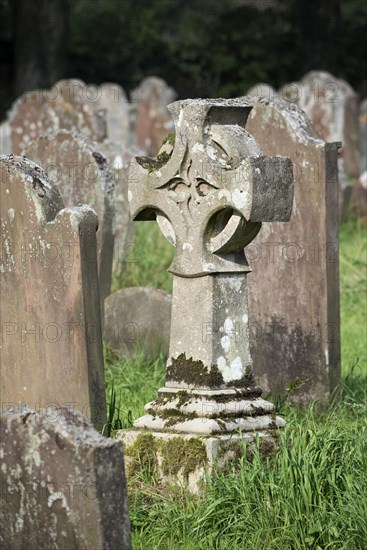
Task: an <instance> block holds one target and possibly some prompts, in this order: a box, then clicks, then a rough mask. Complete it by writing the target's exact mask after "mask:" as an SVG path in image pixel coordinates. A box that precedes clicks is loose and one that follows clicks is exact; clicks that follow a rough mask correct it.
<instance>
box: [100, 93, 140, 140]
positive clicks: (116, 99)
mask: <svg viewBox="0 0 367 550" xmlns="http://www.w3.org/2000/svg"><path fill="white" fill-rule="evenodd" d="M98 98H99V99H98V101H99V105H100V107H101V108H102V109H105V111H106V123H107V138H108V140H109V141H112V142H114V143H118V144H119V145H120V147H127V146H128V145H130V142H131V137H132V136H131V132H130V103H129V101H128V99H127V96H126V94H125V92H124V90H123V89H122V88H121V86H119V85H118V84H113V83H106V84H102V85H101V86H100V88H99V92H98Z"/></svg>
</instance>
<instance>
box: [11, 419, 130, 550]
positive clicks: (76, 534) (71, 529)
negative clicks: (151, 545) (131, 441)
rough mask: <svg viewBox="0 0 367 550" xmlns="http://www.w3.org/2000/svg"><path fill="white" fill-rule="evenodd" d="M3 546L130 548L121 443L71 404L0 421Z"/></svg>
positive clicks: (46, 549) (31, 548)
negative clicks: (104, 434) (98, 430)
mask: <svg viewBox="0 0 367 550" xmlns="http://www.w3.org/2000/svg"><path fill="white" fill-rule="evenodd" d="M0 431H1V438H0V440H1V443H0V452H1V459H2V467H1V474H0V475H1V500H0V507H1V515H0V526H1V532H0V542H1V545H2V547H3V548H9V549H11V548H14V549H21V548H22V549H23V548H27V549H29V550H49V549H50V548H59V549H65V550H66V549H68V550H71V549H73V550H79V549H80V550H87V549H88V550H89V549H90V550H92V549H93V550H118V549H121V550H129V549H130V548H131V540H130V523H129V517H128V513H127V495H126V484H125V474H124V456H123V449H122V445H121V443H119V442H118V441H114V440H113V439H108V438H106V437H102V436H101V435H100V434H99V433H98V432H96V431H95V429H94V428H93V427H92V425H91V423H90V422H89V421H88V420H87V419H86V418H85V417H84V416H83V415H81V414H80V413H78V412H75V411H73V410H72V409H66V408H61V409H45V410H43V411H41V412H38V413H37V412H34V411H32V410H30V409H28V410H24V411H19V412H17V411H12V410H6V411H3V412H2V413H1V419H0Z"/></svg>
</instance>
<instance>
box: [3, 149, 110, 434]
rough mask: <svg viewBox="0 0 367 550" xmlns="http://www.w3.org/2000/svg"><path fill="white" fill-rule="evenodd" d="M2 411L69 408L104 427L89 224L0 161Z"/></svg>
mask: <svg viewBox="0 0 367 550" xmlns="http://www.w3.org/2000/svg"><path fill="white" fill-rule="evenodd" d="M0 188H1V189H0V191H1V206H0V208H1V210H0V217H1V227H0V232H1V239H0V242H1V261H0V290H1V347H0V356H1V373H0V376H1V404H2V407H5V406H21V405H27V406H29V407H32V408H34V409H40V408H43V407H45V406H55V407H57V406H60V405H67V404H70V405H73V406H75V408H77V409H79V410H81V411H83V412H84V413H85V414H87V415H88V416H90V417H91V419H92V421H93V423H94V424H95V425H97V426H100V425H103V424H104V422H105V410H106V409H105V385H104V374H103V352H102V339H101V318H100V309H99V288H98V277H97V258H96V229H97V223H98V220H97V216H96V214H95V212H94V211H93V210H92V209H91V208H89V207H87V206H81V207H73V208H64V204H63V201H62V199H61V196H60V194H59V192H58V191H57V189H56V188H55V187H54V186H53V185H52V184H51V182H50V180H49V178H48V176H47V175H46V173H45V172H44V171H43V170H42V168H40V166H38V165H37V164H35V163H34V162H31V161H28V160H26V159H24V158H23V157H14V156H12V155H10V156H7V157H0Z"/></svg>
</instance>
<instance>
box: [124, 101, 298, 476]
mask: <svg viewBox="0 0 367 550" xmlns="http://www.w3.org/2000/svg"><path fill="white" fill-rule="evenodd" d="M169 109H170V111H171V113H172V116H173V119H174V121H175V128H176V132H175V135H172V136H170V137H169V138H168V140H167V141H166V143H165V144H164V145H163V147H162V149H161V151H160V153H159V155H158V157H157V158H156V159H149V158H145V157H143V158H142V157H140V158H139V157H137V158H136V159H135V161H134V163H133V164H132V166H131V172H130V179H129V202H130V210H131V214H132V218H133V219H135V220H150V219H157V222H158V224H159V226H160V228H161V230H162V232H163V233H164V235H165V237H166V238H167V239H168V240H170V241H171V242H172V243H173V244H174V245H175V247H176V255H175V258H174V260H173V262H172V264H171V266H170V268H169V270H170V271H171V273H173V277H174V281H173V299H172V300H173V301H172V320H171V334H170V350H169V358H168V361H167V371H166V383H165V386H164V388H161V389H160V390H159V396H158V399H157V400H155V401H153V402H152V403H148V404H147V405H146V407H145V408H146V413H147V414H146V415H145V416H143V417H141V418H139V419H138V420H137V421H136V422H135V423H134V428H137V429H138V430H139V429H145V430H149V431H151V432H152V434H153V435H154V436H156V437H158V438H160V439H163V440H164V439H165V438H167V436H168V434H169V433H170V434H172V433H176V434H177V433H180V434H185V436H186V437H189V438H192V437H195V436H196V437H202V436H206V437H205V438H202V443H203V445H204V446H205V448H206V452H207V459H208V460H207V462H208V464H212V463H214V461H215V455H216V453H217V451H214V450H213V449H214V448H216V449H217V450H218V444H217V445H214V446H213V445H212V444H213V442H214V441H216V442H217V443H219V445H220V444H221V442H222V441H224V439H228V434H232V435H236V432H237V433H238V430H241V431H242V432H252V435H253V434H254V433H259V432H263V431H264V430H265V431H266V430H267V429H271V428H276V427H281V426H283V425H284V421H283V420H282V419H281V418H279V417H276V416H275V415H274V410H273V405H272V404H271V403H270V402H268V401H266V400H264V399H262V398H261V389H260V388H258V387H257V386H256V384H255V381H254V379H253V374H252V359H251V356H250V349H249V332H248V324H249V315H248V307H247V274H248V273H249V272H250V271H251V268H250V267H249V265H248V263H247V260H246V256H245V254H244V251H243V249H244V247H246V246H247V245H248V244H249V243H250V242H251V241H252V239H253V238H254V237H255V236H256V235H257V233H258V231H259V230H260V227H261V222H263V221H287V220H288V219H289V217H290V214H291V209H292V200H293V172H292V163H291V161H290V160H289V159H288V158H286V157H281V156H277V157H267V156H264V155H263V153H262V151H261V150H260V148H259V146H258V144H257V143H256V141H255V139H254V138H253V137H252V136H251V135H250V134H249V133H248V132H247V130H246V121H247V118H248V116H249V114H250V111H251V106H249V105H248V104H247V103H246V101H245V100H243V99H239V100H212V99H210V100H202V99H199V100H185V101H179V102H175V103H173V104H171V105H170V107H169ZM269 284H271V281H269ZM138 436H139V432H138V431H135V432H125V434H122V437H123V439H125V442H126V444H128V443H129V442H132V441H133V440H134V438H136V437H138ZM208 436H213V437H214V439H213V437H209V438H208ZM168 437H169V436H168ZM238 437H240V436H238ZM127 454H128V452H127ZM197 473H198V472H196V473H195V472H193V474H194V475H197Z"/></svg>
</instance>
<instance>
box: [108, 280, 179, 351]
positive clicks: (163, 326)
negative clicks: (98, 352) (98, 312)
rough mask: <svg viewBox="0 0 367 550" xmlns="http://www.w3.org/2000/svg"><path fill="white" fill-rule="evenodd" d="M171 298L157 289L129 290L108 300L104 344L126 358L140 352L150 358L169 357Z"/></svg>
mask: <svg viewBox="0 0 367 550" xmlns="http://www.w3.org/2000/svg"><path fill="white" fill-rule="evenodd" d="M171 306H172V299H171V295H170V294H167V292H164V291H163V290H160V289H158V288H149V287H130V288H123V289H121V290H118V291H117V292H114V293H113V294H111V295H110V296H108V298H106V300H105V323H104V341H105V342H106V344H107V345H108V346H109V347H110V348H112V349H113V350H115V351H117V352H118V354H119V356H120V357H127V356H129V355H131V354H134V353H135V352H136V351H138V350H142V351H144V353H145V354H146V355H147V356H149V357H154V358H155V357H157V356H158V355H159V354H160V353H164V354H165V355H168V346H169V333H170V324H171Z"/></svg>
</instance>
